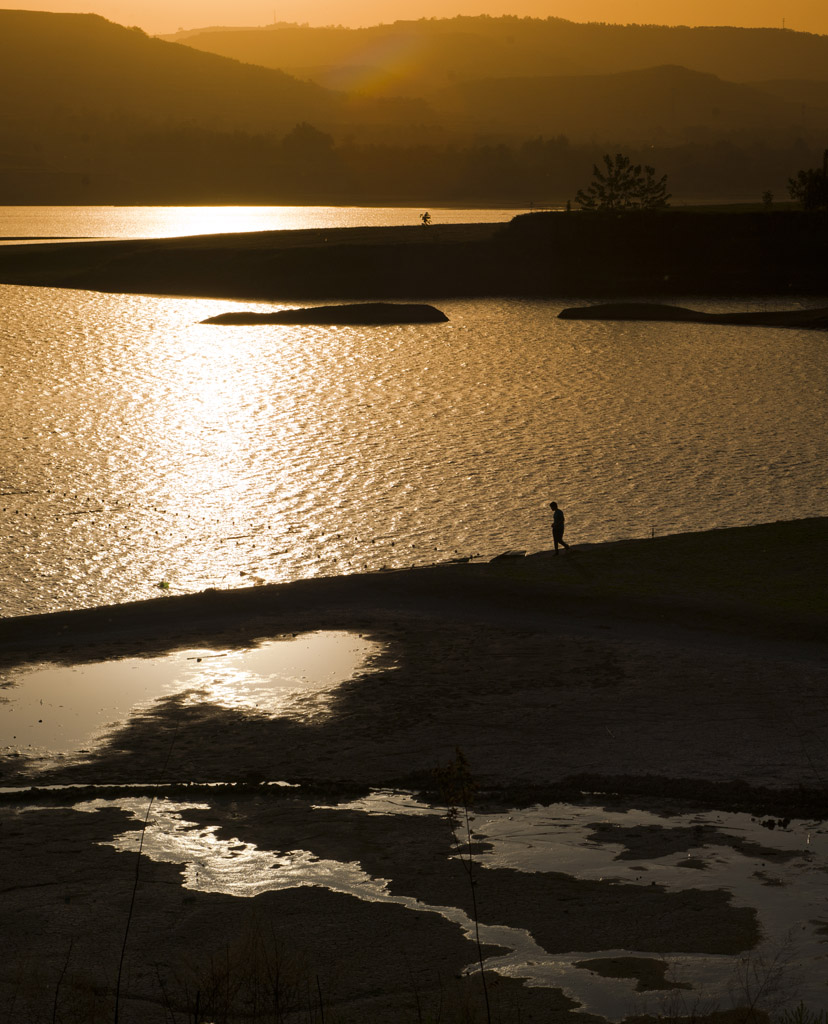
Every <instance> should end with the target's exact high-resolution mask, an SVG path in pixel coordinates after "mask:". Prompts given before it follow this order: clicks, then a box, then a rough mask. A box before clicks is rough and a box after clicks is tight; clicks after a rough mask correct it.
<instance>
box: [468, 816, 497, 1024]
mask: <svg viewBox="0 0 828 1024" xmlns="http://www.w3.org/2000/svg"><path fill="white" fill-rule="evenodd" d="M463 814H464V816H465V819H466V841H467V843H468V847H469V861H468V865H467V866H466V872H467V874H468V876H469V885H470V887H471V898H472V916H473V917H474V939H475V942H476V943H477V962H478V963H479V964H480V980H481V981H482V983H483V998H484V999H485V1001H486V1020H487V1021H488V1022H489V1024H491V1020H492V1017H491V1012H490V1010H489V990H488V987H487V985H486V970H485V968H484V967H483V946H482V945H481V942H480V921H479V919H478V916H477V893H476V891H475V890H476V888H477V879H476V878H475V877H474V857H473V856H472V835H471V823H470V821H469V809H468V807H467V806H465V804H464V805H463Z"/></svg>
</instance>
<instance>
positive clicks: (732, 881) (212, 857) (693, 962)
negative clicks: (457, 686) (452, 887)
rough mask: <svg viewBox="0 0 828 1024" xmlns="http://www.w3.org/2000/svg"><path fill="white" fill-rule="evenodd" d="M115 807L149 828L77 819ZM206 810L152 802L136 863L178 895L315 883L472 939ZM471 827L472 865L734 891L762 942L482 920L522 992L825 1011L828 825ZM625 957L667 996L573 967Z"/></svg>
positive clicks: (388, 801) (589, 1006) (536, 821)
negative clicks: (575, 939)
mask: <svg viewBox="0 0 828 1024" xmlns="http://www.w3.org/2000/svg"><path fill="white" fill-rule="evenodd" d="M113 806H115V807H118V808H121V809H123V810H127V811H128V812H130V813H131V814H132V815H133V817H134V818H135V819H136V821H137V822H139V823H141V824H143V822H144V820H145V818H146V817H147V811H148V806H147V800H146V798H131V799H119V800H114V801H113V800H95V801H89V802H86V803H83V804H78V805H77V806H76V809H77V810H79V811H83V812H94V811H97V810H101V809H104V808H107V807H113ZM210 806H211V805H209V804H206V803H173V802H171V801H168V800H158V801H156V802H155V804H154V806H153V807H152V809H151V814H150V816H149V819H148V823H147V828H146V831H145V834H144V836H143V846H142V852H143V855H144V856H146V857H149V858H151V859H152V860H156V861H161V862H167V863H174V864H180V865H181V866H182V884H183V885H184V886H185V887H186V888H188V889H192V890H196V891H200V892H210V893H224V894H226V895H229V896H236V897H255V896H257V895H259V894H261V893H264V892H272V891H278V890H281V889H287V888H296V887H301V886H322V887H324V888H327V889H329V890H331V891H332V892H337V893H345V894H348V895H351V896H354V897H356V898H358V899H362V900H366V901H369V902H384V903H395V904H398V905H402V906H405V907H407V908H408V909H410V910H411V911H412V912H415V913H437V914H440V915H441V916H443V917H444V918H446V919H447V920H449V921H452V922H454V923H455V924H456V925H457V926H458V927H460V928H461V929H462V931H463V932H464V934H465V935H466V936H467V937H468V938H469V939H470V940H472V939H473V935H474V923H473V921H472V920H471V919H470V918H469V916H468V915H467V914H466V913H465V912H464V911H462V910H459V909H458V908H456V907H450V906H439V905H434V904H430V903H427V902H421V901H420V900H419V899H418V896H417V892H416V891H411V892H410V893H408V894H406V895H400V894H395V893H393V892H391V890H390V887H389V880H388V879H385V878H381V877H373V876H371V875H370V874H368V873H367V872H366V871H365V870H364V869H363V868H362V866H361V865H360V863H359V862H357V861H351V862H340V861H336V860H330V859H324V858H319V857H317V856H315V855H314V853H313V852H312V851H309V850H290V851H288V852H279V853H276V852H273V851H272V850H264V849H259V848H258V847H257V846H256V845H255V844H254V843H251V842H244V841H240V840H239V839H237V838H229V839H224V838H220V836H219V830H220V826H218V825H210V826H208V827H203V826H201V825H200V824H197V823H196V822H195V821H193V820H190V818H191V817H198V815H191V816H190V818H188V811H197V810H203V809H206V808H210ZM211 809H212V810H213V811H214V810H215V809H214V808H211ZM325 809H326V810H330V809H331V808H325ZM338 809H340V810H342V811H344V812H348V814H347V827H349V828H351V829H353V819H352V813H353V812H354V811H359V812H362V813H365V814H366V815H388V816H389V817H390V816H394V815H400V814H403V815H411V814H413V815H439V814H442V813H444V812H443V811H442V810H441V809H440V808H433V807H430V806H428V805H425V804H421V803H419V802H418V801H417V800H415V799H414V798H413V797H412V796H411V795H410V794H396V793H389V792H387V791H383V792H378V793H375V794H372V795H371V796H370V797H369V798H367V799H366V800H360V801H356V802H354V803H351V804H340V805H339V807H338ZM319 810H321V808H319ZM311 813H312V812H311ZM343 824H344V822H343ZM472 828H473V832H474V834H475V836H476V838H477V839H478V840H479V841H480V842H482V843H484V844H486V846H487V849H486V851H485V852H483V853H482V854H480V855H479V856H478V858H477V859H478V864H479V865H480V866H481V868H484V869H485V868H510V869H512V870H516V871H519V872H525V873H527V874H528V873H533V874H534V873H538V872H541V873H542V872H563V873H565V874H568V875H571V876H572V877H574V878H577V879H596V880H600V881H603V882H605V883H606V884H607V886H612V885H632V886H650V885H657V886H659V887H661V888H663V889H664V890H665V891H667V892H681V891H685V890H688V889H714V890H721V889H723V890H726V891H727V892H729V893H730V894H731V903H732V904H733V905H734V906H744V907H751V908H754V909H755V911H756V913H757V915H758V920H759V923H760V927H761V931H762V940H761V942H760V945H759V946H758V947H757V948H756V949H754V950H749V951H745V952H744V953H743V954H740V955H738V956H725V955H717V954H687V953H681V952H676V953H669V952H668V953H664V952H656V951H653V950H647V949H601V950H595V949H590V950H572V951H570V952H568V953H566V954H563V955H561V954H555V955H550V954H549V953H547V952H546V951H545V950H544V949H543V948H541V946H540V945H539V944H538V943H537V942H536V941H535V939H534V938H533V936H532V935H531V934H530V932H529V931H528V930H525V929H521V928H516V927H509V926H505V925H500V924H498V923H497V922H492V921H486V922H485V923H484V924H482V925H481V929H480V938H481V941H482V942H483V943H493V944H497V945H500V946H503V947H506V948H507V950H508V952H507V953H506V954H505V955H501V956H495V957H491V958H489V959H488V960H487V961H486V967H487V969H491V970H493V971H496V972H498V973H500V974H503V975H507V976H510V977H514V978H519V979H523V980H524V981H525V982H526V983H527V984H528V985H530V986H539V987H549V988H561V989H563V990H564V992H565V993H566V994H567V995H569V996H570V997H571V998H573V999H576V1000H577V1001H578V1002H579V1003H580V1004H581V1006H582V1008H583V1010H584V1011H588V1012H591V1013H597V1014H600V1015H602V1016H605V1017H607V1018H608V1019H610V1020H620V1019H622V1018H623V1017H624V1016H627V1015H628V1014H630V1013H640V1014H643V1013H653V1014H658V1013H665V1012H667V1010H668V1009H669V1010H670V1012H672V1013H673V1014H676V1015H687V1014H689V1013H691V1012H696V1013H699V1012H703V1009H704V1007H707V1008H708V1009H713V1008H725V1009H726V1008H728V1007H729V1006H731V1005H735V1004H744V1003H745V1001H746V1000H749V999H750V998H751V996H755V995H756V992H757V988H758V987H759V986H761V985H763V984H767V985H768V988H769V989H770V988H771V987H772V988H773V990H774V991H773V993H771V992H770V991H769V992H768V993H766V994H765V995H764V996H763V997H762V999H761V1000H760V1004H761V1005H767V1004H768V1003H769V1002H770V1001H772V999H779V1000H780V1001H784V1002H785V1004H786V1005H790V1004H791V1001H792V1000H793V1001H795V1000H796V999H800V998H801V999H803V1000H804V1001H805V1002H806V1003H807V1004H808V1005H809V1006H811V1007H814V1008H819V1009H828V987H826V979H827V978H828V954H827V953H826V946H825V936H824V929H825V919H826V910H828V828H826V826H825V825H824V824H816V823H807V822H799V821H797V822H792V823H791V824H790V825H789V827H787V828H785V829H780V828H775V829H773V830H771V829H769V828H767V827H763V826H762V824H761V823H760V822H758V821H756V820H755V819H752V818H750V817H749V816H748V815H745V814H726V813H719V812H711V813H694V814H686V815H672V816H668V815H660V814H652V813H648V812H643V811H639V810H632V811H617V812H614V811H608V810H606V809H605V808H603V807H599V806H574V805H570V804H556V805H552V806H545V807H534V808H530V809H528V810H512V811H508V812H504V813H500V814H488V815H477V816H475V817H474V819H473V822H472ZM225 834H226V833H225ZM139 842H141V831H140V830H130V831H127V832H125V833H123V834H122V835H120V836H117V837H116V838H115V839H114V840H113V841H112V842H111V843H108V844H105V845H110V846H113V847H114V848H115V849H116V850H119V851H122V852H124V853H130V852H131V853H134V852H135V851H136V850H137V849H138V844H139ZM438 862H439V858H435V863H438ZM423 870H426V868H425V867H424V869H423ZM486 881H487V880H486V877H485V872H484V873H483V876H482V877H481V878H480V881H479V884H480V885H481V886H485V885H486ZM414 889H416V886H414ZM558 910H559V908H556V906H555V905H554V904H553V905H551V906H550V908H549V913H550V915H551V916H553V917H554V915H555V914H556V913H557V912H558ZM471 949H472V947H470V955H469V961H470V964H469V967H468V968H467V970H468V971H469V972H474V971H475V970H476V969H477V966H476V964H475V963H473V960H474V956H473V953H472V952H471ZM619 957H638V958H645V959H647V960H650V961H661V962H663V963H664V964H666V967H667V971H666V980H667V981H668V983H670V984H671V985H673V986H674V987H673V988H669V989H662V990H656V991H642V992H639V991H637V990H636V980H635V979H632V978H614V977H604V976H602V975H601V973H600V967H599V968H598V971H596V970H595V969H589V968H587V967H584V966H579V962H582V961H592V962H594V961H596V960H598V961H600V960H607V959H611V958H619ZM771 982H772V985H771V984H770V983H771ZM678 986H681V987H678Z"/></svg>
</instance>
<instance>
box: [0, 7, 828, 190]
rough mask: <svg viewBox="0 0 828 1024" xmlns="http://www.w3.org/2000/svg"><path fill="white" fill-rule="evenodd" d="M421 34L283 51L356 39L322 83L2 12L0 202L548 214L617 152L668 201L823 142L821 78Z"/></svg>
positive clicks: (465, 26)
mask: <svg viewBox="0 0 828 1024" xmlns="http://www.w3.org/2000/svg"><path fill="white" fill-rule="evenodd" d="M400 24H402V25H403V29H400ZM411 25H414V28H413V29H411V28H410V26H411ZM425 25H426V27H425V28H424V27H423V24H422V23H419V22H417V23H398V25H396V26H391V29H393V32H392V34H391V36H388V35H387V34H386V35H383V33H384V32H385V29H386V27H383V26H380V28H379V29H378V30H377V32H376V33H374V34H371V33H368V34H367V35H366V34H365V33H360V32H358V31H355V30H344V29H342V30H340V29H330V30H322V32H321V34H319V33H317V30H307V31H310V32H312V33H315V34H314V40H315V42H314V45H315V46H316V47H317V50H316V51H315V52H314V53H310V51H309V50H308V49H307V48H305V49H302V48H301V47H299V46H298V44H297V46H296V47H295V51H292V52H293V55H294V59H296V60H300V59H301V60H306V59H310V58H311V57H313V58H314V59H322V58H323V57H326V54H327V56H330V53H332V52H333V50H332V49H331V48H332V47H333V48H334V49H335V47H337V46H340V44H341V43H342V41H343V39H345V38H346V36H347V38H348V39H350V40H351V42H353V39H354V38H358V39H359V40H361V42H362V43H363V44H364V43H365V42H366V40H368V41H370V42H371V45H372V47H373V48H371V47H369V48H367V49H366V47H365V46H364V45H363V46H361V48H360V49H358V50H354V49H351V50H350V51H349V53H350V56H349V57H348V60H349V61H350V62H351V63H350V64H347V65H346V64H345V63H343V64H341V65H339V66H338V68H339V71H340V72H341V73H342V75H343V78H344V79H347V78H348V77H349V76H350V79H351V86H352V87H351V88H350V89H349V91H348V92H337V91H335V90H331V89H327V88H325V87H323V86H322V85H321V84H319V82H310V81H301V80H299V79H298V78H297V77H294V76H292V75H291V74H288V73H287V72H286V71H283V70H279V69H277V68H266V67H263V66H256V65H251V64H246V63H242V62H240V61H238V60H236V59H235V58H228V57H224V56H221V55H218V54H215V53H209V52H200V51H199V50H198V49H194V48H192V47H190V46H185V45H182V44H181V43H174V42H168V41H164V40H162V39H158V38H151V37H149V36H147V35H146V34H145V33H144V32H142V31H141V30H140V29H128V28H124V27H123V26H120V25H116V24H114V23H112V22H109V21H107V20H105V19H104V18H101V17H98V16H96V15H81V14H49V13H46V12H31V11H13V10H0V89H2V91H3V95H4V96H5V97H6V98H7V102H6V104H5V105H4V106H3V108H2V109H0V125H2V132H0V202H5V203H12V204H13V203H30V202H67V203H87V202H98V203H110V202H139V203H189V202H199V203H228V202H254V203H271V202H290V203H305V202H310V203H342V202H346V203H350V202H360V203H369V204H370V203H377V204H379V205H388V204H389V203H393V204H396V203H400V202H402V203H411V202H413V203H416V204H417V205H420V203H421V202H423V201H427V202H428V203H439V202H440V200H443V201H444V202H448V203H453V204H458V203H459V204H464V203H468V202H476V203H481V204H483V205H487V204H491V203H494V204H495V205H498V204H499V203H501V202H504V201H505V202H508V203H517V204H528V203H530V202H532V203H537V204H540V205H548V204H549V203H550V201H552V202H560V201H561V200H564V201H565V200H566V199H567V198H568V197H569V198H571V197H572V196H573V195H574V194H575V192H576V191H577V189H578V188H580V187H582V186H583V185H584V184H585V180H586V178H588V176H589V174H590V171H591V168H592V165H593V163H594V162H595V161H599V160H600V158H601V155H602V154H603V153H606V152H618V151H622V150H623V151H624V152H626V153H628V155H630V156H631V157H632V158H633V159H635V160H636V161H638V162H648V163H653V164H654V165H655V166H657V168H658V169H659V170H660V171H662V172H663V173H669V174H670V184H671V191H673V192H674V194H675V192H676V190H677V189H680V188H683V189H684V190H685V194H688V195H690V196H693V197H696V196H705V195H710V194H711V193H712V194H714V195H723V194H724V195H728V196H730V195H734V194H744V193H745V192H747V194H750V195H753V196H759V195H762V194H764V193H765V192H767V191H771V192H773V193H774V194H775V195H776V196H783V195H784V194H785V189H786V183H787V180H788V178H789V177H790V176H791V175H793V174H795V173H796V172H797V170H798V169H800V168H803V167H808V166H814V161H815V160H821V157H822V152H823V150H824V148H825V144H826V141H828V140H826V132H827V131H828V78H823V77H818V78H812V79H811V80H805V79H801V78H797V77H795V75H794V77H791V75H790V74H788V75H787V76H786V77H782V76H780V77H778V78H771V77H769V76H771V75H776V74H778V73H779V66H778V65H774V66H773V67H767V68H766V67H762V68H761V69H759V71H758V72H757V68H756V67H755V66H754V65H751V67H750V68H749V70H750V71H751V72H752V73H755V77H754V78H752V79H751V81H750V82H734V81H728V80H726V79H725V78H723V77H721V76H717V75H716V74H714V73H713V72H711V71H704V70H698V69H692V68H688V67H686V66H682V65H680V64H678V63H672V62H671V63H666V62H665V60H664V54H660V55H659V56H660V59H659V61H657V62H654V63H652V64H649V65H647V66H645V67H639V68H633V69H626V70H614V71H612V70H608V71H603V72H601V73H598V72H596V71H590V72H589V73H584V72H583V70H582V68H581V67H580V66H579V67H577V68H575V67H573V65H579V62H580V61H581V57H582V56H583V55H582V54H581V53H579V51H578V50H577V48H576V47H574V46H572V47H570V58H571V59H570V60H569V61H568V62H565V61H564V60H550V59H549V52H548V51H547V50H546V49H545V48H544V47H545V39H546V37H545V36H544V32H542V31H540V29H539V28H538V26H546V27H547V28H548V29H549V30H550V31H552V30H554V31H557V32H559V33H560V32H564V33H568V32H570V31H576V32H581V31H582V30H591V29H598V30H600V31H603V30H604V29H607V31H608V33H609V36H608V38H609V37H611V38H613V39H615V40H616V41H617V39H618V38H619V37H618V36H617V34H616V33H615V29H616V28H617V26H573V24H572V23H568V22H562V21H560V20H557V21H554V20H552V21H549V22H548V23H547V22H538V21H537V20H532V19H518V18H500V19H485V18H484V19H451V20H448V21H443V22H438V21H435V22H433V23H432V22H428V23H425ZM461 29H462V32H460V30H461ZM305 31H306V30H305V29H302V28H301V27H299V26H293V27H291V28H285V27H284V26H275V27H273V28H271V29H268V30H263V31H262V32H260V33H259V36H260V37H264V36H267V37H268V38H272V39H279V38H282V37H284V36H285V33H287V34H288V35H289V36H291V37H292V38H296V39H298V38H299V36H301V35H302V34H303V33H305ZM654 31H655V30H654ZM657 31H661V30H657ZM670 31H672V30H670ZM687 31H688V32H689V31H691V30H687ZM726 31H727V32H736V31H737V30H726ZM739 31H741V30H739ZM744 31H746V32H748V33H750V32H751V31H752V30H744ZM297 33H298V35H297ZM247 34H248V33H247V32H246V31H244V30H239V31H238V32H227V33H223V35H224V36H227V37H229V36H231V35H232V36H234V37H236V36H238V37H239V38H243V37H245V36H246V35H247ZM343 34H344V35H343ZM771 34H772V35H773V33H771ZM460 35H462V36H463V40H464V42H463V45H462V46H461V47H460V49H461V50H462V59H461V58H460V57H458V58H457V63H454V60H455V56H454V55H455V54H457V53H458V45H459V37H460ZM645 35H646V33H645ZM790 37H791V39H792V40H793V41H794V43H795V44H796V45H799V43H800V42H802V39H800V37H799V36H798V35H797V34H796V33H791V34H790ZM196 38H198V37H196ZM595 38H597V37H595ZM642 38H643V37H642ZM694 38H695V37H694ZM803 38H805V43H806V44H807V46H818V47H821V48H822V49H821V51H820V52H823V51H824V50H825V46H826V45H827V44H828V37H816V36H814V37H803ZM558 42H559V43H560V39H559V40H558ZM421 44H423V45H425V44H427V45H425V50H423V48H422V46H421ZM786 45H787V36H786ZM326 47H327V48H328V50H327V51H326ZM418 47H419V50H418ZM666 50H669V47H665V51H666ZM328 51H330V52H328ZM424 52H425V56H423V53H424ZM484 54H488V57H487V59H485V60H484V59H483V56H484ZM326 59H327V57H326ZM826 67H828V62H826ZM809 68H810V65H809V64H808V63H807V61H805V60H804V58H803V61H802V67H801V69H800V70H801V72H802V73H804V72H806V71H808V70H809ZM429 69H431V70H429ZM821 70H822V71H823V72H824V71H825V69H821ZM825 73H826V74H828V72H825ZM358 79H359V80H360V82H361V84H360V85H359V87H358V88H357V85H356V83H357V80H358ZM420 86H422V89H423V91H422V92H421V93H418V92H417V91H416V89H418V88H420ZM398 93H404V94H405V95H403V96H402V97H400V96H399V95H398Z"/></svg>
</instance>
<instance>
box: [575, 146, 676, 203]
mask: <svg viewBox="0 0 828 1024" xmlns="http://www.w3.org/2000/svg"><path fill="white" fill-rule="evenodd" d="M604 166H605V167H606V171H602V170H601V169H600V168H599V167H598V166H597V165H593V168H592V175H593V179H594V180H593V181H591V182H590V183H589V185H588V186H587V188H586V189H578V191H577V192H576V193H575V202H576V203H578V205H579V206H580V207H581V209H582V210H660V209H663V208H664V207H665V206H669V203H668V202H667V200H668V199H669V198H670V193H669V192H668V191H667V175H666V174H663V175H662V176H661V177H660V178H657V177H656V172H655V168H654V167H649V166H647V165H644V166H643V167H642V165H641V164H633V163H631V162H630V158H629V157H628V156H624V154H623V153H616V154H615V157H614V158H613V157H611V156H610V155H609V153H606V154H604Z"/></svg>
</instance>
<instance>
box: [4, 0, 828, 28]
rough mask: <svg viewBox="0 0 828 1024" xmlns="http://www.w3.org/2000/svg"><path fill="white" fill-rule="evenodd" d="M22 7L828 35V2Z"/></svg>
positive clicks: (223, 19)
mask: <svg viewBox="0 0 828 1024" xmlns="http://www.w3.org/2000/svg"><path fill="white" fill-rule="evenodd" d="M8 6H9V7H13V8H17V9H18V10H20V9H23V10H49V11H56V12H61V13H66V12H73V11H80V12H91V13H95V14H101V15H103V16H104V17H105V18H109V19H110V20H112V21H116V22H119V23H120V24H122V25H138V26H140V27H141V28H143V29H144V30H145V31H146V32H149V33H166V32H175V31H176V30H177V29H179V28H203V27H205V26H208V25H267V24H270V23H272V22H273V21H274V20H278V21H292V22H300V23H302V22H307V23H308V24H310V25H348V26H352V27H357V26H360V25H377V24H381V23H388V22H392V21H395V20H397V19H400V18H421V17H427V18H430V17H451V16H453V15H456V14H470V15H475V14H490V15H500V14H515V15H522V16H526V15H529V16H532V17H538V18H546V17H550V16H554V17H559V18H568V19H569V20H571V21H610V22H616V23H619V24H626V23H628V22H639V23H650V24H659V25H742V26H750V27H770V28H782V27H783V19H784V27H785V28H790V29H796V30H797V31H800V32H818V33H823V34H828V0H790V2H786V0H662V2H658V0H68V2H66V0H52V2H51V3H48V2H44V0H39V2H34V3H33V2H25V0H23V2H20V0H18V2H17V3H11V4H9V5H8Z"/></svg>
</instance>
